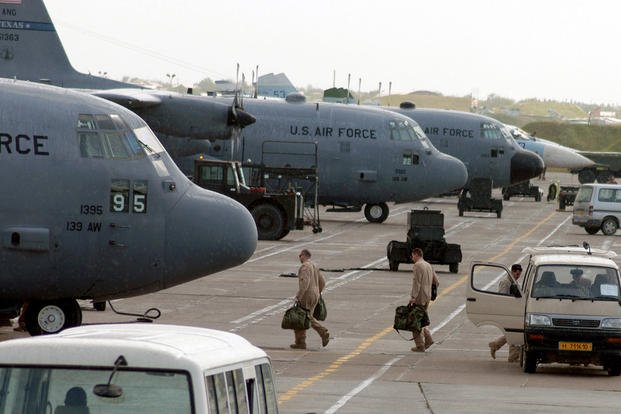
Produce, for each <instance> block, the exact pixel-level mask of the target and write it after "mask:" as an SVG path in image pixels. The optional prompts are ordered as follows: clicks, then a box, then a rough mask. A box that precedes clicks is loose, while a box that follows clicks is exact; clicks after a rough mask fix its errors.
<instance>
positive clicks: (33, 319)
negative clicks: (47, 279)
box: [24, 299, 82, 336]
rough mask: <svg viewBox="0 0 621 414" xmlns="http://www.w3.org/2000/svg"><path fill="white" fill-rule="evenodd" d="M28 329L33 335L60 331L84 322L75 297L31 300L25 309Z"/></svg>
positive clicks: (25, 320)
mask: <svg viewBox="0 0 621 414" xmlns="http://www.w3.org/2000/svg"><path fill="white" fill-rule="evenodd" d="M24 322H25V323H26V330H27V331H28V332H29V333H30V335H32V336H36V335H47V334H53V333H58V332H60V331H62V330H63V329H66V328H71V327H74V326H79V325H80V324H81V323H82V310H81V309H80V306H79V305H78V302H77V301H76V300H75V299H60V300H52V301H35V302H30V303H29V304H28V306H27V307H26V310H25V311H24Z"/></svg>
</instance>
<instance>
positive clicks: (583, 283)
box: [569, 267, 591, 296]
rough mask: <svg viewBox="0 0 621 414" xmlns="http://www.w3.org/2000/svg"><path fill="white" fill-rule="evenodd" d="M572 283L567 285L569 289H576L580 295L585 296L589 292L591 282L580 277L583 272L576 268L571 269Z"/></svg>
mask: <svg viewBox="0 0 621 414" xmlns="http://www.w3.org/2000/svg"><path fill="white" fill-rule="evenodd" d="M569 273H571V278H572V281H571V282H570V283H569V287H571V288H574V289H577V290H578V292H579V293H580V294H581V295H584V296H587V295H588V294H589V293H590V292H591V281H590V280H589V279H587V278H585V277H583V276H582V274H583V273H584V271H583V270H582V269H580V268H578V267H576V268H574V269H571V270H570V271H569Z"/></svg>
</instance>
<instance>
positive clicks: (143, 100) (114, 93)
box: [91, 89, 162, 109]
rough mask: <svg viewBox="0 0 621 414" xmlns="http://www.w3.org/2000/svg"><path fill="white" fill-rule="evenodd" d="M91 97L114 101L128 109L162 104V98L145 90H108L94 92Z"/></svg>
mask: <svg viewBox="0 0 621 414" xmlns="http://www.w3.org/2000/svg"><path fill="white" fill-rule="evenodd" d="M91 95H95V96H98V97H100V98H103V99H106V100H108V101H112V102H114V103H116V104H119V105H121V106H124V107H125V108H127V109H142V108H150V107H153V106H157V105H159V104H161V103H162V100H161V99H160V97H158V96H156V95H155V94H153V93H151V92H147V91H145V90H144V89H106V90H96V91H92V92H91Z"/></svg>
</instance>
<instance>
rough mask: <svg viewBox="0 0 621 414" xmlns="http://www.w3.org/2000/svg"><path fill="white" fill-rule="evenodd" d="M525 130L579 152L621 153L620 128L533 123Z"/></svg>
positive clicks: (526, 126) (525, 127)
mask: <svg viewBox="0 0 621 414" xmlns="http://www.w3.org/2000/svg"><path fill="white" fill-rule="evenodd" d="M523 129H524V130H525V131H528V132H530V133H531V134H532V133H535V134H536V136H538V137H541V138H545V139H549V140H550V141H554V142H558V143H559V144H561V145H566V146H568V147H571V148H575V149H577V150H583V151H613V152H621V127H620V126H603V125H573V124H564V123H559V122H531V123H529V124H527V125H525V126H524V128H523Z"/></svg>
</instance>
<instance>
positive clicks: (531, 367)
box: [522, 351, 537, 374]
mask: <svg viewBox="0 0 621 414" xmlns="http://www.w3.org/2000/svg"><path fill="white" fill-rule="evenodd" d="M522 368H523V369H524V372H527V373H529V374H534V373H535V371H537V354H536V353H534V352H533V351H524V366H523V367H522Z"/></svg>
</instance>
